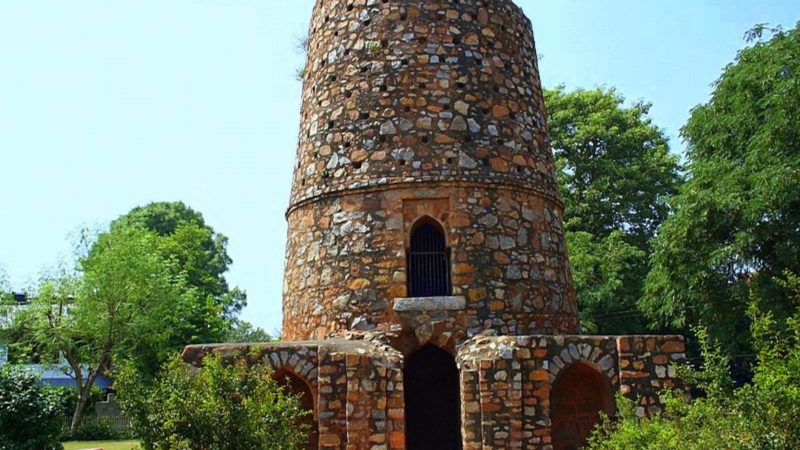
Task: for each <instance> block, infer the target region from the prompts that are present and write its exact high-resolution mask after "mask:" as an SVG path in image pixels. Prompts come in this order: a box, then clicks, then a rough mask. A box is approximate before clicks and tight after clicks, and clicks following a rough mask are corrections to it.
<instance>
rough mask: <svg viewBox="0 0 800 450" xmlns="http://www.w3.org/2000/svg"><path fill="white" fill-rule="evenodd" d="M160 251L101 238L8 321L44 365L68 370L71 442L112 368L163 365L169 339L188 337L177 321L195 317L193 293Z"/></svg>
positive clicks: (124, 237)
mask: <svg viewBox="0 0 800 450" xmlns="http://www.w3.org/2000/svg"><path fill="white" fill-rule="evenodd" d="M159 246H160V240H159V236H157V235H155V234H154V233H152V232H148V231H144V230H138V229H133V228H131V229H128V230H125V231H123V232H119V233H109V234H105V235H101V236H100V237H99V238H98V240H97V242H96V243H95V244H94V247H93V249H92V252H91V253H90V254H89V255H88V256H86V257H83V258H81V259H80V261H79V262H78V271H77V272H75V273H69V272H66V273H60V274H59V275H58V276H53V277H50V278H49V279H46V280H44V281H43V283H42V285H41V286H40V288H39V290H38V292H37V293H36V295H35V296H34V298H33V299H32V301H31V304H30V306H29V307H28V308H27V309H26V310H24V311H23V312H21V313H19V314H17V315H16V317H15V319H14V322H15V326H20V327H24V328H25V329H27V330H30V335H29V336H28V339H29V342H30V343H31V346H32V347H33V348H36V349H38V350H39V351H40V352H41V354H42V358H43V359H50V360H51V361H53V362H55V360H57V359H58V358H60V357H63V358H64V359H66V361H67V364H68V365H69V368H70V370H71V372H72V374H73V376H74V379H75V386H76V391H77V402H76V404H75V410H74V413H73V417H72V424H71V428H70V434H74V433H75V431H76V430H77V428H78V426H79V425H80V423H81V419H82V417H83V412H84V410H85V408H86V406H87V402H88V401H89V399H90V397H91V391H92V387H93V386H94V383H95V381H96V380H97V377H98V376H100V375H101V374H105V373H107V372H108V371H109V369H110V368H111V366H112V362H113V361H121V360H123V359H128V358H131V359H133V360H134V361H135V362H136V363H137V364H138V365H139V366H140V367H145V368H147V367H151V366H152V365H154V364H158V363H159V362H160V361H163V360H164V359H165V358H166V357H167V355H168V352H169V351H170V350H171V346H170V345H171V342H173V341H174V337H175V336H181V335H185V334H187V333H189V332H191V330H189V331H187V330H186V328H191V327H192V326H193V325H192V324H190V323H187V322H186V321H185V320H184V318H185V317H191V316H192V315H193V314H194V312H193V311H192V310H193V309H194V308H196V307H197V304H198V300H197V294H196V291H195V290H194V289H193V288H191V287H190V286H188V284H187V282H186V280H185V276H184V275H183V273H182V272H181V271H180V270H179V269H178V268H177V267H176V264H175V262H174V261H172V260H169V259H165V258H164V257H163V256H162V253H161V251H160V248H159Z"/></svg>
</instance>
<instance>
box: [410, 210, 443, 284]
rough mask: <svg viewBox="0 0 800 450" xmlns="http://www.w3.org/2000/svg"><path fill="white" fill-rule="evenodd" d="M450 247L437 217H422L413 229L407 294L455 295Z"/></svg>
mask: <svg viewBox="0 0 800 450" xmlns="http://www.w3.org/2000/svg"><path fill="white" fill-rule="evenodd" d="M452 291H453V288H452V282H451V280H450V249H449V248H447V243H446V242H445V238H444V230H442V228H441V227H440V226H439V224H438V223H436V222H435V221H434V220H422V221H421V222H419V223H418V224H417V225H415V226H414V228H413V230H412V232H411V248H409V251H408V296H409V297H443V296H448V295H452Z"/></svg>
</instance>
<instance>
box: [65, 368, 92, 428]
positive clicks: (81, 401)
mask: <svg viewBox="0 0 800 450" xmlns="http://www.w3.org/2000/svg"><path fill="white" fill-rule="evenodd" d="M93 384H94V380H93V379H92V380H91V382H89V381H87V383H86V386H81V387H80V388H78V401H77V403H76V404H75V412H74V413H73V414H72V423H71V424H70V426H69V436H70V437H74V436H75V433H77V432H78V428H79V427H80V426H81V421H82V420H83V411H84V409H86V404H87V403H89V397H91V392H92V385H93Z"/></svg>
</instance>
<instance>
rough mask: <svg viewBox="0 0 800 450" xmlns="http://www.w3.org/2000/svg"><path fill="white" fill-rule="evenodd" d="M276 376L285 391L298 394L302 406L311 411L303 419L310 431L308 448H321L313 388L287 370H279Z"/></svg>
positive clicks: (307, 430) (315, 449)
mask: <svg viewBox="0 0 800 450" xmlns="http://www.w3.org/2000/svg"><path fill="white" fill-rule="evenodd" d="M274 377H275V381H277V383H278V385H279V386H281V387H283V388H284V392H286V393H287V394H289V395H294V396H296V397H297V398H298V399H299V400H300V406H301V407H302V408H303V409H304V410H306V411H309V414H307V415H306V416H304V417H303V419H302V424H303V425H305V426H306V432H307V433H308V442H307V443H306V450H317V449H318V448H319V423H318V422H317V419H316V408H314V394H312V392H311V388H310V387H309V386H308V383H306V382H305V380H303V379H302V378H300V377H298V376H297V375H295V374H293V373H291V372H289V371H287V370H281V371H278V372H277V373H276V374H275V375H274Z"/></svg>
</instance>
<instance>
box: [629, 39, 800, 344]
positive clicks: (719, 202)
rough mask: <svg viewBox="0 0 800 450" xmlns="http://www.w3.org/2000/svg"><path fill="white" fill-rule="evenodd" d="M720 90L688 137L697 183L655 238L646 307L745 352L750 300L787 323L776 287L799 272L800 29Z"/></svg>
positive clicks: (786, 305) (697, 112)
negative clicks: (788, 273)
mask: <svg viewBox="0 0 800 450" xmlns="http://www.w3.org/2000/svg"><path fill="white" fill-rule="evenodd" d="M714 87H715V89H714V93H713V95H712V96H711V100H710V101H709V102H708V103H707V104H705V105H701V106H698V107H697V108H695V109H694V110H693V112H692V115H691V118H690V119H689V122H688V123H687V124H686V126H685V127H684V128H683V130H682V134H683V137H684V138H685V139H686V142H687V143H688V146H689V147H688V152H687V157H688V161H689V163H688V169H689V172H690V174H691V177H690V179H689V180H688V182H687V183H686V184H685V185H684V186H683V187H682V188H681V190H680V193H679V195H678V196H676V197H675V198H674V200H673V201H672V206H673V208H674V209H675V211H676V212H675V214H674V216H672V217H671V218H669V219H668V220H667V221H666V222H665V223H664V225H663V226H662V228H661V230H660V231H659V235H658V237H657V239H656V240H655V244H654V247H655V252H654V255H653V259H652V261H653V269H652V271H651V272H650V274H649V276H648V278H647V288H646V295H645V299H644V301H643V303H642V305H643V307H644V308H645V309H646V311H647V312H648V315H649V316H650V317H651V318H652V319H654V320H657V321H658V322H660V323H664V324H670V325H674V326H684V325H686V324H697V323H702V324H704V325H706V326H708V327H709V331H710V332H711V334H712V336H714V337H717V338H720V339H722V340H723V341H724V342H725V343H726V345H727V348H728V349H729V351H731V352H741V351H742V349H746V348H747V347H748V345H747V343H746V342H742V341H743V340H746V336H747V333H744V331H746V330H747V326H748V325H747V320H746V314H745V310H746V307H747V299H748V294H749V292H750V291H751V290H753V291H754V292H755V293H756V295H757V297H758V298H759V299H761V301H762V303H763V305H764V307H765V308H767V309H768V310H770V311H774V312H775V314H776V317H777V318H778V319H779V320H780V318H782V317H786V316H787V315H788V314H790V313H791V310H792V304H791V302H790V301H789V297H788V295H787V292H786V289H784V288H783V287H781V286H780V285H778V284H776V283H775V282H774V280H775V278H776V277H777V276H780V275H781V274H782V273H783V272H784V271H786V270H788V271H792V272H795V273H797V272H800V126H799V125H798V124H800V28H795V29H793V30H790V31H781V30H776V32H775V33H774V34H773V35H772V37H771V38H770V39H769V40H763V41H758V42H756V43H755V44H754V45H752V46H750V47H748V48H745V49H744V50H742V51H740V52H739V55H738V57H737V58H736V61H735V62H734V63H732V64H731V65H729V66H728V67H727V68H726V69H725V70H724V72H723V74H722V77H721V78H720V79H719V80H718V81H717V82H716V83H715V85H714Z"/></svg>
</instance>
